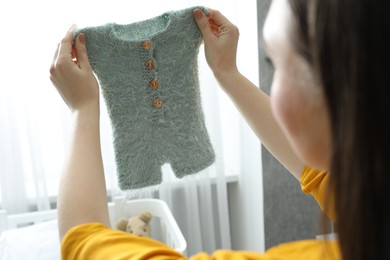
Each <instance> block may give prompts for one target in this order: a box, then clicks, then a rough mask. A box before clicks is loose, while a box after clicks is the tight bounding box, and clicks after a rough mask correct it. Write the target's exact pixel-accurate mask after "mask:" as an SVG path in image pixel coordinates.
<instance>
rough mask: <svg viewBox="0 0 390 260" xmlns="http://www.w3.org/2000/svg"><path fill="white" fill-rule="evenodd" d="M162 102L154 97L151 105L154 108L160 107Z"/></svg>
mask: <svg viewBox="0 0 390 260" xmlns="http://www.w3.org/2000/svg"><path fill="white" fill-rule="evenodd" d="M163 103H164V102H163V101H162V100H161V99H159V98H156V99H155V100H153V106H154V107H156V108H160V107H162V105H163Z"/></svg>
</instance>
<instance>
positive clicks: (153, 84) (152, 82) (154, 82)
mask: <svg viewBox="0 0 390 260" xmlns="http://www.w3.org/2000/svg"><path fill="white" fill-rule="evenodd" d="M159 85H160V84H159V83H158V81H157V80H156V79H154V80H151V81H150V82H149V86H150V87H151V88H152V89H156V88H158V86H159Z"/></svg>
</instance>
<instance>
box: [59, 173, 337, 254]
mask: <svg viewBox="0 0 390 260" xmlns="http://www.w3.org/2000/svg"><path fill="white" fill-rule="evenodd" d="M328 179H329V176H328V174H327V173H324V172H318V171H315V170H313V169H311V168H305V169H304V171H303V173H302V177H301V185H302V191H303V192H305V193H310V194H312V195H313V197H314V198H315V199H316V200H317V201H318V203H319V204H320V206H321V208H323V205H324V196H325V193H326V187H327V183H328ZM330 208H331V207H330ZM323 209H324V208H323ZM325 211H326V213H327V214H328V215H329V216H330V217H333V216H334V214H333V212H332V210H329V209H325ZM62 259H63V260H65V259H80V260H88V259H97V260H100V259H103V260H113V259H118V260H119V259H121V260H124V259H134V260H141V259H153V260H162V259H164V260H166V259H186V258H185V257H184V256H183V255H181V254H180V253H178V252H176V251H175V250H173V249H172V248H170V247H168V246H167V245H165V244H163V243H161V242H159V241H156V240H153V239H149V238H143V237H138V236H134V235H130V234H128V233H125V232H122V231H117V230H113V229H109V228H107V227H105V226H103V225H102V224H99V223H88V224H83V225H80V226H77V227H74V228H72V229H71V230H69V231H68V232H67V234H66V235H65V237H64V239H63V241H62ZM189 259H190V260H206V259H213V260H222V259H224V260H249V259H251V260H257V259H258V260H271V259H272V260H279V259H286V260H287V259H288V260H294V259H308V260H317V259H318V260H326V259H340V253H339V248H338V243H337V241H332V240H329V241H323V240H315V239H313V240H301V241H295V242H289V243H283V244H280V245H278V246H275V247H272V248H270V249H269V250H267V251H266V252H264V253H259V252H249V251H232V250H218V251H216V252H214V253H213V254H212V255H208V254H206V253H199V254H196V255H194V256H192V257H190V258H189Z"/></svg>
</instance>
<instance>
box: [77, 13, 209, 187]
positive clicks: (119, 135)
mask: <svg viewBox="0 0 390 260" xmlns="http://www.w3.org/2000/svg"><path fill="white" fill-rule="evenodd" d="M195 8H201V9H202V10H203V11H204V12H207V9H205V8H204V7H201V6H199V7H192V8H187V9H183V10H177V11H168V12H166V13H164V14H162V15H160V16H157V17H154V18H150V19H148V20H144V21H139V22H135V23H131V24H116V23H108V24H103V25H99V26H92V27H85V28H78V29H76V30H75V31H74V37H76V36H77V34H78V33H80V32H82V33H84V34H85V36H86V44H87V51H88V58H89V61H90V63H91V66H92V68H93V70H94V72H95V74H96V76H97V77H98V79H99V83H100V86H101V90H102V93H103V96H104V98H105V101H106V104H107V110H108V114H109V116H110V119H111V123H112V124H111V125H112V130H113V145H114V150H115V160H116V166H117V174H118V183H119V187H120V188H121V189H122V190H132V189H139V188H144V187H148V186H154V185H158V184H160V183H161V182H162V172H161V166H162V165H164V164H165V163H169V164H170V165H171V168H172V170H173V172H174V173H175V176H176V177H178V178H183V177H185V176H188V175H191V174H195V173H198V172H200V171H201V170H203V169H205V168H206V167H208V166H210V165H211V164H213V163H214V161H215V153H214V149H213V146H212V144H211V141H210V138H209V135H208V131H207V129H206V126H205V121H204V114H203V109H202V102H201V95H200V88H199V78H198V64H197V58H198V52H199V47H200V44H201V42H202V34H201V32H200V30H199V28H198V26H197V25H196V22H195V20H194V18H193V14H192V11H193V10H194V9H195Z"/></svg>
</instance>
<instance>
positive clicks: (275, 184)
mask: <svg viewBox="0 0 390 260" xmlns="http://www.w3.org/2000/svg"><path fill="white" fill-rule="evenodd" d="M270 2H271V1H270V0H257V10H258V30H259V34H258V35H259V68H260V87H261V88H262V89H263V90H264V91H265V92H267V93H268V94H269V92H270V86H271V82H272V75H273V69H272V68H271V67H270V65H269V64H267V63H266V62H265V55H264V51H263V50H262V47H261V41H260V39H261V38H262V28H263V24H264V19H265V17H266V14H267V12H268V9H269V5H270ZM262 160H263V183H264V229H265V248H266V249H268V248H269V247H272V246H274V245H277V244H279V243H282V242H288V241H293V240H298V239H308V238H309V239H310V238H314V237H315V236H316V235H318V234H319V233H320V232H319V231H320V228H319V227H320V224H319V223H320V210H319V207H318V205H317V203H316V202H315V200H314V199H313V198H312V197H311V196H309V195H305V194H304V193H302V191H301V187H300V185H299V182H298V181H297V180H296V179H295V178H294V177H293V176H292V175H291V174H290V173H289V172H288V171H287V170H286V169H285V168H284V167H283V166H282V165H281V164H280V163H279V162H278V161H277V160H276V159H275V158H274V157H273V156H272V155H271V154H270V153H269V152H268V151H267V149H266V148H265V147H262Z"/></svg>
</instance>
